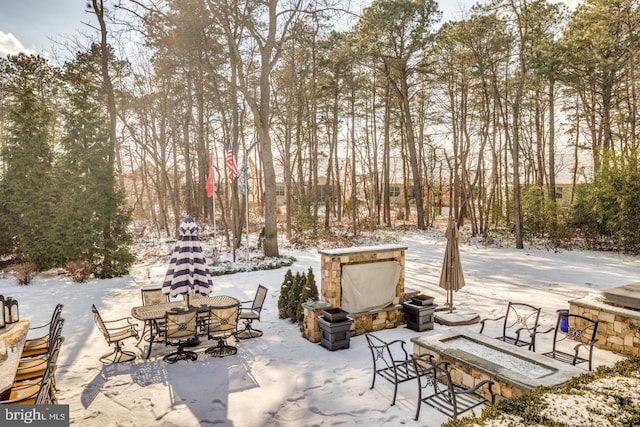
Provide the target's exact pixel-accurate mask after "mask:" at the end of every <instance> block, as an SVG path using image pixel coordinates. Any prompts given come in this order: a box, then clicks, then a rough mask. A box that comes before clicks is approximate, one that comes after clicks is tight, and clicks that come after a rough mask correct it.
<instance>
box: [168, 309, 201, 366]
mask: <svg viewBox="0 0 640 427" xmlns="http://www.w3.org/2000/svg"><path fill="white" fill-rule="evenodd" d="M164 322H165V326H164V343H165V345H168V346H177V347H178V349H177V350H176V351H175V352H173V353H170V354H167V355H166V356H164V358H163V360H164V361H165V362H168V363H176V362H177V361H178V360H191V361H194V360H196V359H197V358H198V354H197V353H196V352H195V351H190V350H185V347H190V346H191V345H192V344H193V342H194V340H195V341H197V340H198V312H197V311H196V310H188V311H178V310H176V311H168V312H167V313H166V314H165V316H164Z"/></svg>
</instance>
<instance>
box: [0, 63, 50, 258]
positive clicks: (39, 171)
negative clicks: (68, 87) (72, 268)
mask: <svg viewBox="0 0 640 427" xmlns="http://www.w3.org/2000/svg"><path fill="white" fill-rule="evenodd" d="M0 71H1V73H0V74H1V75H2V80H3V84H5V85H6V86H5V88H6V89H7V92H6V93H7V97H6V99H5V101H4V103H5V108H6V112H7V116H6V117H7V127H6V134H5V138H4V144H2V149H1V151H0V155H1V156H2V162H3V167H4V174H3V176H2V180H1V182H0V199H1V200H2V207H1V208H0V235H1V237H0V240H2V241H3V242H7V243H8V242H10V243H11V244H10V245H3V246H4V248H5V252H6V253H5V255H11V256H13V258H14V259H16V260H18V261H19V260H25V261H30V262H33V263H34V264H35V265H36V266H37V268H38V269H39V270H43V269H48V268H50V267H53V266H55V264H56V257H57V251H56V248H57V242H58V236H57V235H56V233H55V232H54V230H55V227H53V221H54V218H53V215H52V211H53V206H54V204H55V203H56V201H57V191H56V188H55V187H54V186H51V168H52V164H53V150H52V135H53V129H54V114H53V105H54V104H53V101H52V100H53V99H55V91H56V87H57V82H58V74H57V72H56V70H55V69H53V68H52V67H51V66H50V65H49V64H48V62H47V60H46V59H44V58H42V57H40V56H35V55H25V54H23V53H21V54H18V55H9V56H8V57H7V58H6V59H2V58H0Z"/></svg>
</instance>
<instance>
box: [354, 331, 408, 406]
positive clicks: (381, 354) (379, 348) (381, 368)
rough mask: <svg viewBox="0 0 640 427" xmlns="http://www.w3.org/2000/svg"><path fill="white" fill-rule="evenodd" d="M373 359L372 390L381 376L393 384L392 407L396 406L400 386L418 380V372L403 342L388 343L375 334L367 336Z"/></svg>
mask: <svg viewBox="0 0 640 427" xmlns="http://www.w3.org/2000/svg"><path fill="white" fill-rule="evenodd" d="M365 337H366V338H367V343H368V345H369V350H371V357H372V359H373V381H372V382H371V387H370V389H372V388H373V387H374V386H375V385H376V377H377V376H381V377H382V378H384V379H385V380H387V381H389V382H390V383H391V384H393V399H392V400H391V406H393V405H395V404H396V395H397V394H398V384H400V383H403V382H405V381H409V380H412V379H414V378H416V371H415V369H414V366H413V363H412V361H411V359H410V358H409V354H408V353H407V350H406V349H405V347H404V346H405V342H404V341H403V340H394V341H391V342H386V341H383V340H381V339H380V338H378V337H376V336H375V335H373V334H365Z"/></svg>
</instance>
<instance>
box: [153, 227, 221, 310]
mask: <svg viewBox="0 0 640 427" xmlns="http://www.w3.org/2000/svg"><path fill="white" fill-rule="evenodd" d="M178 231H179V232H180V236H179V237H178V242H177V243H176V246H175V248H174V250H173V255H172V257H171V261H169V268H168V269H167V274H166V275H165V278H164V282H163V283H162V292H163V293H164V294H167V295H169V296H170V297H176V296H178V295H185V296H186V297H187V298H188V296H189V295H192V294H200V295H209V293H210V292H211V289H212V288H213V282H212V281H211V276H210V275H209V268H208V267H207V261H206V259H205V257H204V253H203V251H202V246H201V244H200V239H199V238H198V231H199V228H198V225H197V224H196V222H195V221H194V220H193V218H191V217H190V216H188V217H186V218H184V219H183V220H182V223H181V224H180V227H179V228H178Z"/></svg>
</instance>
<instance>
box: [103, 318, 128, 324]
mask: <svg viewBox="0 0 640 427" xmlns="http://www.w3.org/2000/svg"><path fill="white" fill-rule="evenodd" d="M131 319H133V317H123V318H121V319H115V320H102V323H105V324H107V323H116V322H122V321H123V320H126V322H127V323H128V324H130V325H135V323H131Z"/></svg>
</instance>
